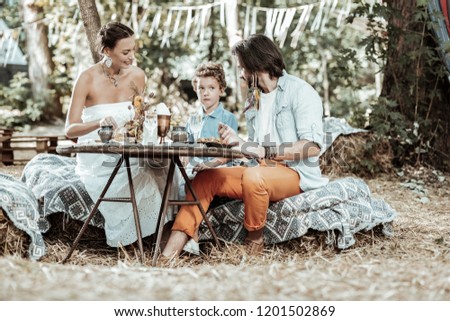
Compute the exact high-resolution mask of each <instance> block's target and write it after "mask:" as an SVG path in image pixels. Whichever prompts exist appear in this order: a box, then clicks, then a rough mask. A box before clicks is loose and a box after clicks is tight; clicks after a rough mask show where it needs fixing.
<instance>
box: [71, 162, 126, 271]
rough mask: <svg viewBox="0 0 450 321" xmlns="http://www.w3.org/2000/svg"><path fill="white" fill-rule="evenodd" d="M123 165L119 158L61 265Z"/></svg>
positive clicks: (76, 243)
mask: <svg viewBox="0 0 450 321" xmlns="http://www.w3.org/2000/svg"><path fill="white" fill-rule="evenodd" d="M122 163H123V156H122V157H120V159H119V161H118V162H117V164H116V167H114V170H113V171H112V173H111V176H110V177H109V179H108V182H107V183H106V185H105V187H104V188H103V191H102V193H101V194H100V197H99V198H98V199H97V202H96V203H95V205H94V208H93V209H92V211H91V213H90V214H89V216H88V217H87V219H86V221H85V222H84V224H83V226H82V227H81V230H80V232H78V235H77V237H76V238H75V241H74V242H73V244H72V246H71V247H70V250H69V253H67V255H66V257H65V258H64V259H63V260H62V263H66V262H67V260H68V259H69V258H70V257H71V256H72V253H73V251H74V250H75V248H76V247H77V245H78V243H79V242H80V239H81V237H82V236H83V234H84V232H85V231H86V229H87V227H88V225H89V222H90V221H91V220H92V218H93V217H94V215H95V212H97V209H98V207H99V205H100V203H101V202H102V200H103V197H104V196H105V194H106V192H107V191H108V189H109V186H110V185H111V183H112V181H113V179H114V177H116V174H117V172H118V171H119V168H120V166H121V165H122Z"/></svg>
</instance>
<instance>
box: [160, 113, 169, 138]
mask: <svg viewBox="0 0 450 321" xmlns="http://www.w3.org/2000/svg"><path fill="white" fill-rule="evenodd" d="M157 121H158V136H159V137H161V140H160V141H159V143H160V144H164V138H165V137H166V136H167V133H168V132H169V129H170V115H158V120H157Z"/></svg>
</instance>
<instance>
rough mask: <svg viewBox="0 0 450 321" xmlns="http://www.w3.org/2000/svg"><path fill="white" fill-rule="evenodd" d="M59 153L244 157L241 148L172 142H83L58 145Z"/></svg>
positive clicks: (157, 156) (148, 156)
mask: <svg viewBox="0 0 450 321" xmlns="http://www.w3.org/2000/svg"><path fill="white" fill-rule="evenodd" d="M56 152H57V153H59V154H71V153H98V154H103V153H104V154H123V155H128V156H130V157H139V158H170V157H173V156H180V157H183V156H196V157H225V158H242V157H245V156H244V154H243V153H242V152H241V151H240V150H239V149H233V148H223V147H207V146H206V145H204V144H188V143H171V144H164V145H142V144H135V143H115V142H110V143H86V144H85V143H81V144H73V145H60V146H57V147H56Z"/></svg>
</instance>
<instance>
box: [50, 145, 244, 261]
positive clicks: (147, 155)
mask: <svg viewBox="0 0 450 321" xmlns="http://www.w3.org/2000/svg"><path fill="white" fill-rule="evenodd" d="M56 151H57V152H58V153H59V154H68V153H70V154H71V153H94V154H116V155H118V162H117V164H116V165H115V167H114V169H113V170H112V172H111V176H110V177H109V179H108V182H107V183H106V185H105V187H104V189H103V191H102V192H101V194H100V196H99V198H98V200H97V201H96V202H95V206H94V208H93V209H92V211H91V212H90V214H89V216H88V217H87V219H86V221H85V222H84V224H83V226H82V228H81V229H80V232H79V233H78V235H77V237H76V239H75V241H74V243H73V244H72V246H71V248H70V250H69V252H68V253H67V255H66V257H65V258H64V259H63V261H62V262H63V263H65V262H66V261H67V260H68V259H69V258H70V257H71V255H72V253H73V251H74V250H75V248H76V246H77V245H78V243H79V241H80V239H81V237H82V235H83V234H84V232H85V230H86V229H87V226H88V224H89V222H90V221H91V219H92V217H93V216H94V214H95V212H96V211H97V209H98V207H99V205H100V203H101V202H105V201H106V202H128V203H131V204H132V206H133V215H134V221H135V224H136V234H137V236H138V245H139V251H140V254H141V255H140V260H141V263H143V262H144V249H143V243H142V233H141V226H140V222H139V213H138V209H137V205H136V198H135V194H134V186H133V179H132V176H131V170H130V157H132V158H143V159H148V160H161V159H169V160H170V162H169V171H168V174H167V180H166V185H165V187H164V193H163V197H162V202H161V207H160V210H159V216H158V224H157V232H158V234H157V237H156V244H155V250H154V254H153V260H152V266H155V265H156V260H157V258H158V255H159V251H160V243H161V236H162V231H163V226H164V221H165V218H166V215H167V209H168V206H170V205H197V206H198V208H199V210H200V212H201V213H202V215H203V219H204V220H205V223H206V225H207V226H208V229H209V230H210V231H211V235H212V236H213V239H214V242H215V243H216V244H217V246H218V247H219V248H220V243H219V240H218V239H217V236H216V233H215V232H214V229H213V228H212V226H211V223H210V222H209V220H208V219H207V217H206V212H205V209H204V208H203V207H202V205H201V204H200V201H199V199H198V197H197V194H196V193H195V191H194V189H193V187H192V184H191V181H190V179H189V177H188V175H187V174H186V170H185V168H184V166H183V164H182V163H181V160H180V157H225V158H232V159H236V158H242V157H243V156H244V155H243V154H242V153H241V152H240V151H239V150H235V149H230V148H221V147H206V146H205V145H203V144H196V145H194V144H184V143H173V144H167V145H141V144H128V143H125V144H121V143H120V144H119V143H106V144H103V143H95V144H75V145H71V146H58V147H57V148H56ZM124 161H125V167H126V170H127V176H128V184H129V188H130V197H120V198H105V197H104V196H105V195H106V192H107V191H108V189H109V187H110V186H111V183H112V181H113V180H114V177H115V176H116V174H117V172H118V171H119V169H120V167H121V166H122V164H123V162H124ZM175 166H178V168H179V170H180V172H181V175H182V176H183V179H184V180H185V182H186V186H187V188H188V189H189V191H190V192H191V193H192V196H193V198H194V200H193V201H187V200H169V192H170V189H171V187H172V182H173V177H174V173H175Z"/></svg>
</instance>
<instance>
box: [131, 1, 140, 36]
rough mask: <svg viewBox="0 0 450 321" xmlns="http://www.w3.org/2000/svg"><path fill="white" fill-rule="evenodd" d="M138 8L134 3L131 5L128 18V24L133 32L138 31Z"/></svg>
mask: <svg viewBox="0 0 450 321" xmlns="http://www.w3.org/2000/svg"><path fill="white" fill-rule="evenodd" d="M138 8H139V4H138V3H136V2H134V3H133V4H132V5H131V16H130V20H131V23H130V25H131V26H132V28H133V30H135V31H137V30H139V23H138V20H137V16H138Z"/></svg>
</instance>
